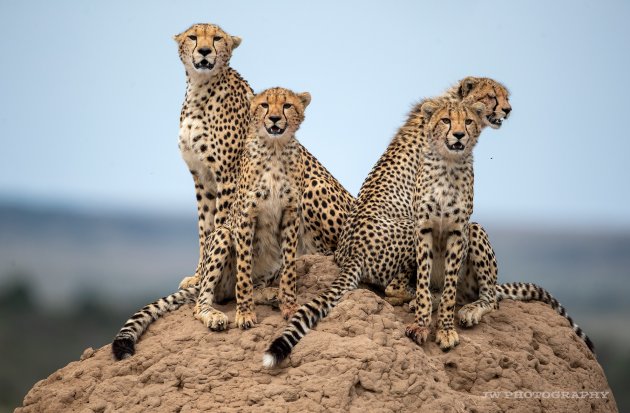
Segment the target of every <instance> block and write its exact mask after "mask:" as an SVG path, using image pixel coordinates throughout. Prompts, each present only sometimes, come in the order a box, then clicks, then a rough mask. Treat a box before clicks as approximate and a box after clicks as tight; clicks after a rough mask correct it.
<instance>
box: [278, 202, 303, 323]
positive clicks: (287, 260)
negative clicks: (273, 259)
mask: <svg viewBox="0 0 630 413" xmlns="http://www.w3.org/2000/svg"><path fill="white" fill-rule="evenodd" d="M299 230H300V220H299V218H298V211H297V207H293V206H291V207H289V208H287V209H285V210H284V213H283V214H282V222H281V240H282V272H281V276H280V293H279V299H280V311H282V317H284V318H285V320H288V319H289V318H290V317H291V316H292V315H293V313H295V311H297V309H298V305H297V298H296V295H297V268H296V264H295V259H296V255H297V245H298V232H299Z"/></svg>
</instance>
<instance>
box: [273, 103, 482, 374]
mask: <svg viewBox="0 0 630 413" xmlns="http://www.w3.org/2000/svg"><path fill="white" fill-rule="evenodd" d="M435 102H440V103H441V104H443V105H446V104H448V103H449V102H450V101H449V100H448V99H446V98H444V99H441V100H436V101H435ZM424 105H429V103H428V100H423V101H421V102H420V103H418V104H417V105H415V106H414V108H413V109H412V110H411V112H410V114H409V116H408V117H407V120H406V122H405V124H404V125H403V126H402V127H401V128H400V129H399V131H398V133H397V134H396V136H395V137H394V139H393V140H392V142H391V143H390V144H389V146H388V147H387V149H386V151H385V153H384V154H383V155H382V156H381V158H380V159H379V160H378V161H377V163H376V165H375V166H374V167H373V168H372V171H371V172H370V174H369V175H368V177H367V178H366V179H365V182H364V183H363V186H362V187H361V190H360V191H359V196H358V198H357V200H356V201H355V204H354V207H353V209H352V210H351V212H350V215H349V216H348V218H347V219H348V221H347V222H346V226H345V227H344V231H343V232H342V234H341V238H340V241H339V246H338V249H337V251H336V253H335V260H336V262H337V264H338V265H339V266H340V267H341V273H340V275H339V277H338V278H337V279H336V280H335V281H333V283H332V285H331V286H330V288H328V289H327V290H326V291H324V292H323V293H322V294H320V296H319V297H317V298H315V299H314V300H312V301H311V302H309V303H307V304H305V305H304V306H302V307H300V309H299V310H298V311H297V312H296V313H295V315H294V316H293V317H292V318H291V320H290V324H289V326H288V327H287V328H286V329H285V330H284V332H283V333H282V335H280V336H279V337H278V338H276V339H275V340H274V341H273V342H272V343H271V345H270V346H269V348H268V349H267V351H266V352H265V354H264V356H263V365H264V366H265V367H267V368H269V367H273V366H275V365H276V364H277V363H278V362H280V361H281V360H283V359H285V358H286V357H287V356H288V355H289V353H290V352H291V349H292V348H293V347H294V346H295V345H296V344H297V342H298V341H299V339H300V338H302V337H303V336H304V335H305V334H306V332H307V331H308V330H309V329H311V328H312V327H313V326H314V325H315V324H316V322H317V321H318V320H319V319H320V318H322V317H325V316H326V315H327V314H328V312H329V311H330V309H331V308H332V307H333V306H334V305H336V303H337V302H338V301H339V300H340V299H341V297H342V296H343V295H344V294H345V293H346V292H348V291H350V290H353V289H355V288H357V286H358V284H359V282H364V283H367V284H372V285H376V286H379V287H382V288H385V287H386V286H387V285H388V284H390V282H391V281H392V280H393V279H394V278H395V277H399V276H400V275H401V274H402V275H403V276H407V275H408V274H411V273H413V272H414V271H415V268H416V266H417V265H416V259H415V256H416V251H415V243H414V227H415V224H414V211H413V198H414V192H415V187H416V174H417V171H418V170H419V169H420V166H421V164H422V147H423V142H424V141H425V140H426V137H425V128H424V124H425V121H426V120H425V114H426V111H423V110H422V107H423V106H424ZM475 120H476V121H477V123H479V122H480V120H479V118H478V117H476V118H475ZM479 130H480V128H479Z"/></svg>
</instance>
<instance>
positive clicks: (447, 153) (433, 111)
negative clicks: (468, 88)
mask: <svg viewBox="0 0 630 413" xmlns="http://www.w3.org/2000/svg"><path fill="white" fill-rule="evenodd" d="M485 110H486V108H485V105H484V104H483V103H481V102H476V103H473V104H469V103H466V102H454V101H448V100H446V99H443V100H428V101H426V102H425V103H423V104H422V112H423V114H424V118H425V131H426V134H427V142H428V145H429V147H430V149H431V151H432V152H434V153H437V154H438V155H440V156H442V157H444V158H447V159H457V158H459V157H463V156H466V155H469V154H470V153H471V152H472V150H473V148H474V146H475V144H476V143H477V139H478V138H479V134H480V133H481V128H482V125H483V121H482V117H483V116H484V113H485Z"/></svg>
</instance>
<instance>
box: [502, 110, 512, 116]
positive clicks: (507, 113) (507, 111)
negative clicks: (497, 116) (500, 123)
mask: <svg viewBox="0 0 630 413" xmlns="http://www.w3.org/2000/svg"><path fill="white" fill-rule="evenodd" d="M503 112H504V113H505V116H507V115H509V114H510V112H512V108H503Z"/></svg>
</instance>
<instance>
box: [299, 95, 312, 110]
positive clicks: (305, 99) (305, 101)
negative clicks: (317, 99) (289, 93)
mask: <svg viewBox="0 0 630 413" xmlns="http://www.w3.org/2000/svg"><path fill="white" fill-rule="evenodd" d="M297 97H298V98H300V102H302V106H304V109H306V107H307V106H308V104H309V103H311V94H310V93H308V92H304V93H298V94H297Z"/></svg>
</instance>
